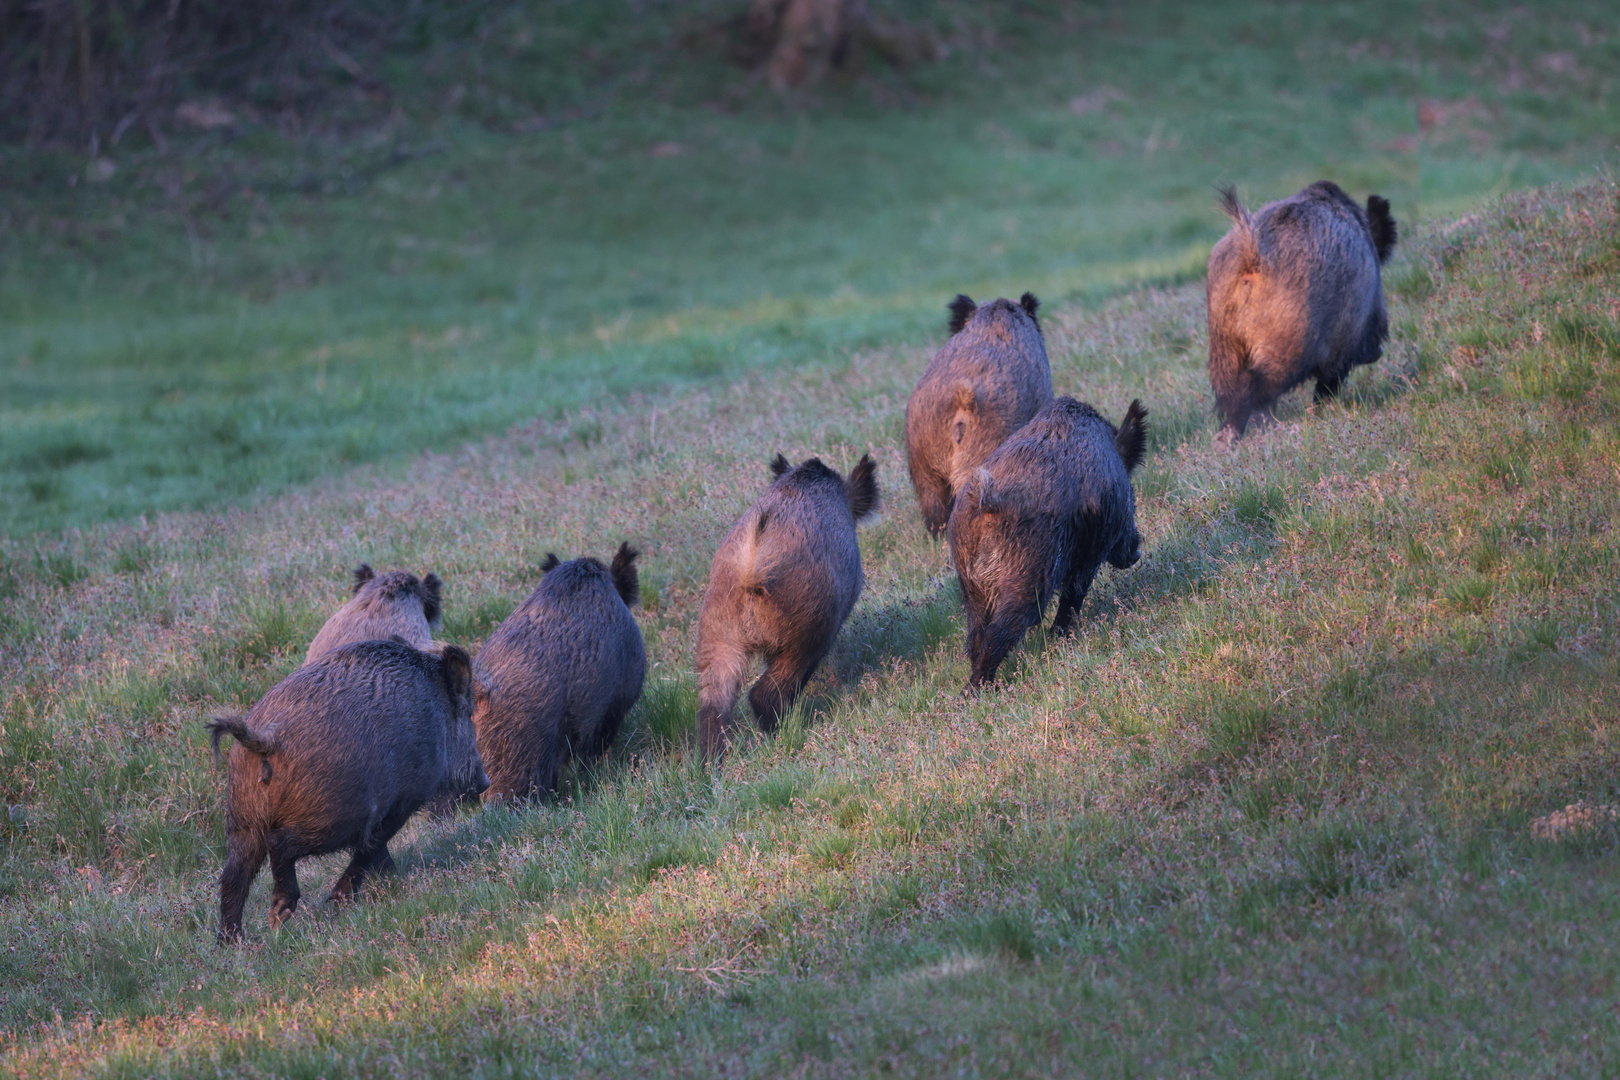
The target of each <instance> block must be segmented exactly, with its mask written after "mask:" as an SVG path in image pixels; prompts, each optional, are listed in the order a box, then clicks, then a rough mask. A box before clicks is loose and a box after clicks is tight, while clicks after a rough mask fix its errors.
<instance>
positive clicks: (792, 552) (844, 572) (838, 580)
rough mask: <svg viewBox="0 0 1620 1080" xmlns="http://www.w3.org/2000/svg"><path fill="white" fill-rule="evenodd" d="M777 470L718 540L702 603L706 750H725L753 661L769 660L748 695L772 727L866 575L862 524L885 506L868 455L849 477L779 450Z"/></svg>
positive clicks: (700, 661)
mask: <svg viewBox="0 0 1620 1080" xmlns="http://www.w3.org/2000/svg"><path fill="white" fill-rule="evenodd" d="M771 471H772V472H773V473H775V474H776V480H775V482H773V483H772V484H771V486H770V487H769V488H767V489H766V491H765V494H764V495H762V496H760V498H759V501H758V502H756V503H754V505H753V506H752V507H750V508H749V509H748V512H747V513H745V514H743V516H742V518H741V519H740V520H739V521H738V522H737V524H736V525H734V526H732V529H731V531H730V532H729V533H727V534H726V538H725V539H724V540H722V541H721V542H720V550H719V551H717V552H715V556H714V563H713V565H712V566H711V567H710V569H709V586H708V589H707V590H706V591H705V592H704V594H703V606H702V609H701V610H700V611H699V613H698V647H697V669H698V729H699V735H700V738H701V740H702V745H703V752H704V754H705V755H709V756H714V755H718V754H720V753H722V752H723V751H724V748H725V740H726V727H727V725H728V724H729V723H730V721H731V715H732V712H733V710H734V709H735V708H736V704H737V697H738V695H739V694H740V693H741V690H742V682H743V677H744V675H745V674H746V673H747V670H748V665H749V662H750V661H751V660H752V659H753V658H754V657H756V656H759V657H763V658H764V661H765V672H764V674H763V675H761V676H760V678H759V681H758V682H756V683H755V684H754V688H753V690H751V691H750V692H749V695H748V701H749V705H750V706H751V707H752V709H753V712H754V717H755V720H756V721H757V722H758V724H759V727H760V730H761V731H764V732H767V733H769V732H772V731H775V730H776V723H777V720H778V719H779V718H780V717H781V715H782V713H783V712H785V711H786V710H787V709H788V707H789V706H790V705H792V703H793V699H794V698H795V697H797V696H798V694H799V691H801V690H802V689H804V684H805V683H806V682H808V681H809V679H810V676H811V675H813V674H814V673H815V670H816V667H817V665H819V664H820V663H821V661H822V659H823V658H825V657H826V655H827V651H828V650H829V649H831V648H832V643H833V639H834V638H835V637H836V636H837V635H838V630H839V628H840V627H841V626H843V625H844V620H845V619H847V618H849V613H850V611H851V610H852V609H853V608H854V607H855V601H856V599H857V598H858V597H859V596H860V595H861V588H862V586H863V585H864V584H865V578H864V577H863V576H862V575H861V549H860V545H859V544H858V543H857V542H856V539H855V526H856V524H857V523H858V522H861V521H865V520H866V519H867V518H869V517H871V516H872V515H873V514H875V513H876V512H877V510H878V502H879V494H878V485H877V463H876V462H874V461H873V460H872V458H871V457H870V456H866V457H862V458H861V460H860V462H859V463H858V464H857V465H856V466H855V468H853V469H851V470H850V473H849V477H848V479H847V480H846V479H845V478H844V477H842V476H840V475H838V473H836V472H834V471H833V470H832V469H829V468H828V467H827V466H826V465H824V464H822V462H821V459H820V458H810V459H809V460H807V461H805V462H804V463H803V464H801V465H799V466H798V467H797V468H790V467H789V465H788V462H787V459H786V458H784V457H782V455H780V454H778V455H777V456H776V459H775V460H774V461H772V462H771Z"/></svg>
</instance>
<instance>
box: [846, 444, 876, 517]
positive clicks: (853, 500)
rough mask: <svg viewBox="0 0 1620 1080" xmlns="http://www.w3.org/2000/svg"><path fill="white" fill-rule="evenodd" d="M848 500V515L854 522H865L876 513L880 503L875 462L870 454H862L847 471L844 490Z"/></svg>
mask: <svg viewBox="0 0 1620 1080" xmlns="http://www.w3.org/2000/svg"><path fill="white" fill-rule="evenodd" d="M845 494H846V495H847V496H848V498H849V513H850V516H851V517H853V518H854V519H855V520H856V521H865V520H866V519H867V518H869V517H871V516H872V515H873V514H875V513H877V512H878V507H879V503H880V502H881V501H882V499H881V496H880V495H879V494H878V482H877V462H875V461H873V460H872V455H871V454H862V455H861V460H860V461H858V462H856V463H855V467H854V468H853V469H851V470H849V484H848V486H847V487H846V488H845Z"/></svg>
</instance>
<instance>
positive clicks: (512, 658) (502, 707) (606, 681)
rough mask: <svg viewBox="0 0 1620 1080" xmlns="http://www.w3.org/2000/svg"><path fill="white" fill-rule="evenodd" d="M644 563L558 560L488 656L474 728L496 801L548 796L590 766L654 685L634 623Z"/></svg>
mask: <svg viewBox="0 0 1620 1080" xmlns="http://www.w3.org/2000/svg"><path fill="white" fill-rule="evenodd" d="M637 554H638V553H637V551H636V550H635V549H634V548H632V547H631V546H630V545H629V544H622V545H620V547H619V551H618V554H617V555H615V556H614V557H613V566H612V568H611V569H610V568H609V567H606V566H603V565H602V564H601V563H600V562H598V561H597V560H596V559H590V558H585V559H575V560H573V561H572V562H566V563H565V562H559V561H558V559H557V556H555V555H548V556H547V557H546V562H545V564H544V566H542V568H541V569H542V571H543V572H544V574H545V576H544V577H543V578H541V580H540V584H539V585H538V586H536V588H535V590H534V592H533V593H531V594H530V595H529V598H528V599H527V600H525V601H523V603H522V604H520V605H519V606H518V608H517V610H516V611H514V612H512V614H511V615H509V616H508V617H507V619H506V621H505V622H503V623H501V625H500V626H498V627H496V628H495V632H494V633H493V634H491V635H490V638H489V640H488V641H487V642H485V643H484V647H483V648H482V649H479V650H478V656H477V658H476V659H475V660H474V661H473V674H474V677H475V679H476V682H477V686H478V690H477V695H478V701H477V704H476V706H475V707H474V709H473V725H474V726H475V727H476V728H477V729H478V749H479V751H480V753H481V754H482V755H483V758H484V767H485V768H487V769H488V770H489V777H490V783H489V790H488V791H486V792H485V793H484V798H485V800H486V801H495V800H502V799H526V798H533V797H536V796H540V797H543V796H545V795H548V794H549V793H550V792H552V791H553V790H555V789H556V787H557V774H558V772H559V770H560V769H561V768H562V764H563V762H564V761H566V760H567V759H568V758H569V757H570V756H572V757H574V758H577V759H580V760H584V761H589V760H591V759H592V758H596V757H599V756H600V755H601V754H603V753H604V752H606V750H607V748H608V747H609V746H611V745H612V744H613V739H614V736H616V735H617V734H618V732H619V725H620V724H621V723H623V721H624V717H625V714H626V713H628V712H629V711H630V707H631V706H633V705H634V704H635V703H636V699H637V698H639V697H641V684H642V682H643V680H645V679H646V677H647V653H646V649H645V646H644V645H643V643H642V640H641V627H640V626H638V625H636V620H635V616H633V615H631V614H630V606H631V605H632V604H634V603H635V602H636V597H637V591H638V587H637V574H636V556H637Z"/></svg>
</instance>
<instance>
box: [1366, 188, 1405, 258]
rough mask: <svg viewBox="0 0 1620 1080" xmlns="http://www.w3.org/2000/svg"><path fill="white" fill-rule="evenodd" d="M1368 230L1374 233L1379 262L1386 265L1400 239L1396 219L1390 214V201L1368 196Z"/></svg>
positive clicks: (1373, 239) (1374, 243)
mask: <svg viewBox="0 0 1620 1080" xmlns="http://www.w3.org/2000/svg"><path fill="white" fill-rule="evenodd" d="M1367 228H1368V229H1369V230H1370V231H1371V232H1372V241H1373V248H1374V249H1375V250H1376V251H1377V252H1378V261H1379V262H1380V263H1386V262H1388V261H1389V257H1390V254H1391V253H1392V252H1394V250H1395V241H1396V240H1397V239H1399V237H1400V233H1399V230H1397V229H1396V228H1395V219H1394V218H1393V217H1391V216H1390V213H1389V200H1388V199H1385V198H1382V197H1381V196H1378V195H1369V196H1367Z"/></svg>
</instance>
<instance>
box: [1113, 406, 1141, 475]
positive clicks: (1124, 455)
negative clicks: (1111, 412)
mask: <svg viewBox="0 0 1620 1080" xmlns="http://www.w3.org/2000/svg"><path fill="white" fill-rule="evenodd" d="M1147 416H1148V411H1147V410H1146V409H1144V408H1143V407H1142V402H1141V399H1139V398H1138V399H1133V400H1132V401H1131V404H1130V408H1128V409H1126V410H1125V419H1123V420H1121V421H1120V422H1119V433H1118V434H1117V435H1115V436H1114V445H1115V446H1116V447H1118V448H1119V457H1120V460H1121V461H1123V462H1125V471H1126V472H1135V471H1136V467H1137V466H1138V465H1140V464H1141V463H1142V456H1143V454H1144V453H1145V452H1146V450H1147Z"/></svg>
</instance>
